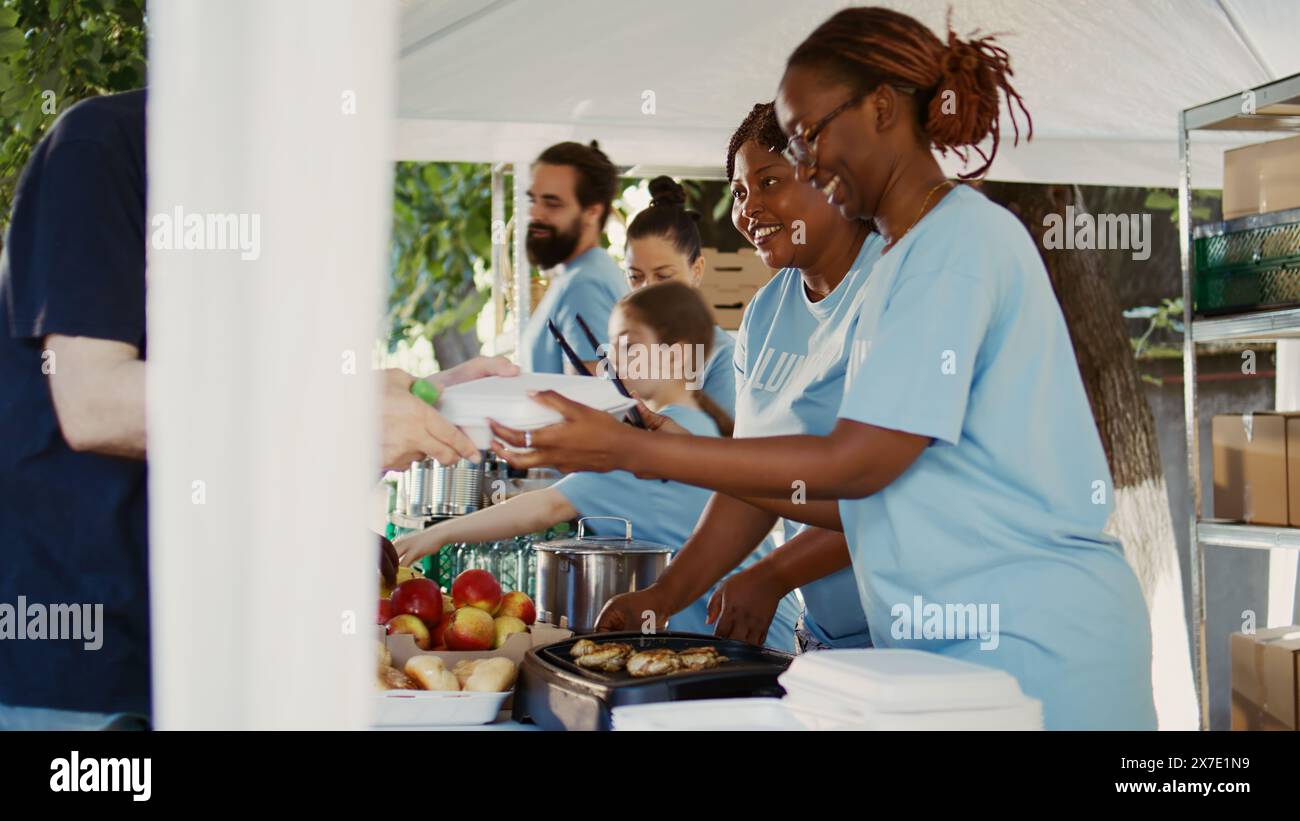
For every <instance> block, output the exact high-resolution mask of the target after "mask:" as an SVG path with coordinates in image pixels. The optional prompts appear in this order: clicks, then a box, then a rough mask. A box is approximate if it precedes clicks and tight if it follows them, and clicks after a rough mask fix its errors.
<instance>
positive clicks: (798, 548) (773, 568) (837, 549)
mask: <svg viewBox="0 0 1300 821" xmlns="http://www.w3.org/2000/svg"><path fill="white" fill-rule="evenodd" d="M851 565H852V561H851V559H850V556H849V545H848V542H847V541H845V538H844V534H843V533H838V532H836V531H832V530H824V529H823V528H820V527H810V528H807V529H805V530H804V531H803V532H802V533H800V534H799V535H797V536H795V537H794V538H793V539H791V540H790V541H788V542H786V543H785V544H783V545H781V546H780V547H778V548H777V549H776V550H773V551H772V552H771V553H769V554H768V555H767V556H764V557H763V559H762V560H761V561H759V562H758V563H756V564H755V565H754V569H755V570H756V571H758V572H763V573H766V574H768V576H769V578H771V579H773V580H775V581H777V582H778V583H779V584H780V586H781V588H782V589H783V590H785V592H787V593H788V592H790V591H791V590H794V589H796V588H798V587H802V586H804V585H805V584H809V583H811V582H814V581H816V580H818V579H820V578H823V577H825V576H829V575H831V574H832V573H836V572H838V571H840V570H843V569H844V568H846V567H850V566H851Z"/></svg>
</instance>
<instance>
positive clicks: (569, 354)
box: [546, 316, 647, 430]
mask: <svg viewBox="0 0 1300 821" xmlns="http://www.w3.org/2000/svg"><path fill="white" fill-rule="evenodd" d="M577 320H578V326H579V327H581V328H582V332H583V333H584V334H586V336H587V341H588V342H589V343H591V349H592V350H593V351H595V352H596V355H597V356H598V357H599V359H597V362H605V363H606V368H605V372H606V373H608V374H609V378H610V380H611V381H612V382H613V383H614V387H615V388H618V392H619V393H621V394H623V395H624V396H626V397H627V398H628V399H635V398H636V397H634V396H633V395H632V392H631V391H629V390H628V389H627V386H626V385H624V384H623V380H622V379H619V378H618V374H617V373H616V372H615V371H614V369H613V368H611V367H608V363H609V360H608V358H607V357H606V356H605V354H604V353H603V352H602V351H601V349H600V343H599V342H597V341H596V335H595V334H593V333H592V332H591V328H588V327H587V323H586V322H583V321H582V317H581V316H578V317H577ZM546 328H547V330H549V331H550V332H551V336H553V337H555V341H556V342H558V343H560V350H562V351H564V356H565V358H566V359H568V360H569V364H570V365H572V366H573V369H574V370H575V371H577V372H578V373H579V374H585V375H591V374H590V372H589V371H588V370H587V366H586V364H585V363H584V362H583V361H582V358H581V357H579V356H578V354H577V352H576V351H574V350H573V348H572V347H571V346H570V345H569V342H568V340H567V339H565V338H564V334H562V333H560V329H559V328H557V327H555V323H554V322H553V321H552V320H549V319H548V320H546ZM628 414H629V415H630V416H631V417H632V424H633V425H635V426H636V427H638V428H641V429H642V430H647V427H646V423H645V420H644V419H642V418H641V411H640V410H638V409H637V407H636V406H635V405H633V406H632V407H631V408H629V409H628Z"/></svg>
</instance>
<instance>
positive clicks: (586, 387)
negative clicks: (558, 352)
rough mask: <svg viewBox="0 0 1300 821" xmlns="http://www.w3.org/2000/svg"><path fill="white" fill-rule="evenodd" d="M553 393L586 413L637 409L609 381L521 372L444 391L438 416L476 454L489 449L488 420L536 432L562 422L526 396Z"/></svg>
mask: <svg viewBox="0 0 1300 821" xmlns="http://www.w3.org/2000/svg"><path fill="white" fill-rule="evenodd" d="M543 390H550V391H555V392H556V393H558V394H560V395H561V396H563V397H565V398H566V399H570V400H572V401H574V402H577V403H579V404H582V405H586V406H587V407H590V408H595V409H597V410H600V411H604V412H605V413H608V414H611V415H615V416H622V415H623V414H624V413H626V412H627V411H628V409H629V408H632V407H634V406H635V405H636V400H635V399H629V398H628V397H626V396H624V395H623V394H621V393H619V392H618V388H616V387H615V386H614V383H613V382H611V381H609V380H608V379H603V378H600V377H595V376H578V375H571V374H557V373H522V374H520V375H518V376H489V377H486V378H484V379H475V380H473V381H470V382H462V383H460V384H459V385H452V386H451V387H449V388H446V389H445V390H443V392H442V395H441V396H440V397H439V399H438V411H439V412H440V413H442V415H443V416H445V417H447V420H448V421H450V422H451V423H452V424H453V425H456V426H457V427H459V428H461V429H462V430H464V431H465V434H466V435H467V436H469V438H470V439H471V440H472V441H473V442H474V446H475V447H477V448H479V449H480V450H487V449H488V448H490V447H491V446H492V431H491V430H490V429H489V428H488V424H487V423H488V420H489V419H495V420H496V421H498V422H500V423H501V424H503V425H507V426H509V427H512V428H516V429H518V430H536V429H537V428H544V427H546V426H547V425H553V424H555V423H556V422H559V421H561V420H562V417H561V416H560V414H559V413H557V412H556V411H553V410H551V409H550V408H548V407H546V406H545V405H542V404H539V403H538V402H535V401H534V400H532V399H530V398H529V396H528V393H529V391H543Z"/></svg>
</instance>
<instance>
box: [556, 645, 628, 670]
mask: <svg viewBox="0 0 1300 821" xmlns="http://www.w3.org/2000/svg"><path fill="white" fill-rule="evenodd" d="M569 655H571V656H573V657H574V658H573V661H574V664H577V665H578V666H579V667H585V668H587V669H588V670H600V671H601V672H604V673H617V672H618V671H619V670H622V669H623V666H624V665H625V664H627V657H628V656H630V655H632V645H630V644H620V643H619V642H616V641H607V642H605V643H604V644H597V643H596V642H594V641H591V640H589V639H581V640H579V641H578V642H577V643H576V644H574V645H573V648H572V649H571V650H569Z"/></svg>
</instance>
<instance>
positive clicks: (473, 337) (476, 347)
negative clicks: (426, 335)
mask: <svg viewBox="0 0 1300 821" xmlns="http://www.w3.org/2000/svg"><path fill="white" fill-rule="evenodd" d="M432 342H433V357H434V358H435V359H437V360H438V370H441V371H445V370H447V369H448V368H454V367H456V366H457V365H459V364H460V363H462V362H464V361H465V360H467V359H473V358H474V357H476V356H478V355H479V351H480V343H479V341H478V334H477V333H475V332H474V329H473V328H470V329H469V330H468V331H464V332H461V331H458V330H456V329H455V328H451V329H449V330H446V331H443V332H442V333H440V334H438V335H436V336H434V338H433V340H432Z"/></svg>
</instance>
